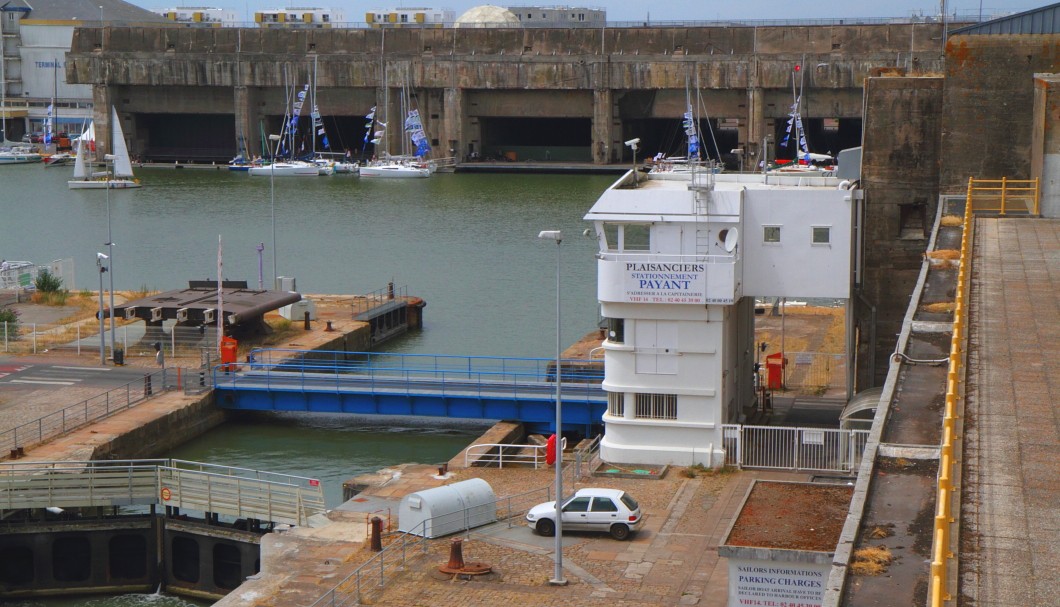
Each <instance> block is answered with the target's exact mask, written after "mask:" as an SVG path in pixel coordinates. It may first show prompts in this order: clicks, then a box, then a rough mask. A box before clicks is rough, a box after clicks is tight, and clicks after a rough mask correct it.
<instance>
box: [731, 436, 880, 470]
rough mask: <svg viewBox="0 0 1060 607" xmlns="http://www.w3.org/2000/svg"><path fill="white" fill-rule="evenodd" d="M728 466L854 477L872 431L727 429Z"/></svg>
mask: <svg viewBox="0 0 1060 607" xmlns="http://www.w3.org/2000/svg"><path fill="white" fill-rule="evenodd" d="M723 433H724V434H723V436H724V438H723V440H724V447H725V464H726V465H727V466H736V467H738V468H766V469H771V470H793V471H810V472H842V473H848V474H853V473H854V472H856V471H857V469H858V466H859V465H860V464H861V455H862V453H863V452H864V450H865V443H866V442H867V440H868V435H869V432H868V430H837V429H831V428H791V427H780V426H740V425H733V424H726V425H725V426H724V427H723Z"/></svg>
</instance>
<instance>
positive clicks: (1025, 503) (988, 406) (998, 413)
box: [959, 219, 1060, 607]
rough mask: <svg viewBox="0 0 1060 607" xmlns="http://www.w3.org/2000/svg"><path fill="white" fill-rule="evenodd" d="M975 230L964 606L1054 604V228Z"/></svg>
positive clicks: (1058, 458)
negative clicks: (965, 604)
mask: <svg viewBox="0 0 1060 607" xmlns="http://www.w3.org/2000/svg"><path fill="white" fill-rule="evenodd" d="M975 230H976V233H975V257H974V262H973V264H972V269H973V273H974V278H973V280H972V303H971V313H972V323H971V334H970V340H971V345H970V350H969V356H968V358H969V374H968V390H967V394H968V397H967V424H966V426H965V427H966V433H965V458H966V462H965V473H964V486H963V488H962V512H961V542H960V546H961V552H960V555H959V562H960V597H961V599H962V600H961V602H962V604H963V603H965V601H967V604H974V605H977V606H979V607H1000V606H1009V605H1011V606H1017V605H1060V599H1058V597H1060V565H1058V563H1060V509H1058V508H1057V500H1058V499H1060V372H1058V365H1057V364H1056V362H1055V359H1056V352H1058V351H1060V221H1057V220H1045V219H977V220H976V227H975Z"/></svg>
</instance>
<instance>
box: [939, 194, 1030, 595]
mask: <svg viewBox="0 0 1060 607" xmlns="http://www.w3.org/2000/svg"><path fill="white" fill-rule="evenodd" d="M975 182H976V180H975V179H971V178H970V179H969V180H968V194H967V198H966V199H965V205H964V222H963V224H962V225H963V232H964V233H963V234H962V235H961V251H960V270H958V272H957V291H956V294H957V296H956V302H955V305H954V310H953V337H952V338H951V341H950V356H949V366H948V369H947V371H946V406H945V409H944V415H943V418H942V446H941V449H940V453H939V477H938V495H937V499H936V501H935V526H934V541H933V543H932V546H931V586H930V604H931V607H941V606H942V605H943V604H944V602H945V601H949V600H951V598H952V597H953V596H954V594H955V593H954V592H953V590H956V589H950V588H948V584H949V577H948V571H950V569H951V567H955V564H954V563H953V562H952V561H953V559H954V554H953V551H952V550H951V548H950V547H951V545H952V543H953V538H952V529H953V523H954V516H953V513H954V509H955V508H956V509H959V508H960V495H959V494H956V492H957V491H958V490H959V487H957V486H956V485H955V484H954V474H955V473H956V472H957V470H958V466H960V453H959V452H958V451H957V450H956V448H955V447H954V443H955V441H956V440H957V439H958V435H957V420H958V417H959V416H958V407H957V404H958V399H959V398H961V397H962V390H961V376H962V374H963V373H964V369H963V360H962V355H963V344H964V343H965V340H966V338H967V331H968V296H969V291H970V289H969V286H970V285H969V277H970V276H971V271H970V268H971V261H972V251H971V246H972V217H973V216H974V214H975V210H985V209H981V208H978V209H977V208H976V207H975V206H974V205H973V204H972V197H973V195H974V191H975V190H974V185H975ZM1001 183H1003V184H1004V183H1005V180H1002V181H1001ZM1035 189H1037V182H1035ZM955 494H956V497H957V499H956V500H954V497H955ZM955 501H956V503H954V502H955Z"/></svg>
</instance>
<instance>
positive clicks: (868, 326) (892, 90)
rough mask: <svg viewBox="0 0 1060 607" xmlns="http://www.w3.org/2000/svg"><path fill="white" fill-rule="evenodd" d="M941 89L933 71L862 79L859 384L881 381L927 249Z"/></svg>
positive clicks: (935, 192) (934, 193) (936, 165)
mask: <svg viewBox="0 0 1060 607" xmlns="http://www.w3.org/2000/svg"><path fill="white" fill-rule="evenodd" d="M942 89H943V79H942V78H941V77H933V78H870V79H868V80H867V81H866V83H865V123H864V135H863V136H864V147H863V150H862V164H861V177H862V188H863V189H864V191H865V221H864V229H863V234H864V240H865V248H864V252H863V255H864V273H863V279H862V283H861V285H860V288H859V293H860V296H859V297H858V300H857V301H856V309H857V321H856V322H857V323H858V327H859V329H860V331H859V333H860V340H859V341H860V346H859V352H858V377H857V387H858V389H859V390H860V389H863V388H868V387H871V386H874V385H881V384H882V380H883V377H884V375H885V374H886V372H887V361H888V358H889V356H890V354H891V352H893V351H894V347H895V343H896V341H897V335H898V333H900V332H901V326H902V319H903V316H904V315H905V310H906V307H907V304H908V298H909V294H910V293H912V291H913V287H914V286H915V284H916V280H917V276H918V274H919V272H920V264H921V259H922V256H923V253H924V251H925V250H926V248H927V240H926V239H927V237H928V234H929V231H930V229H931V223H932V221H933V220H934V217H935V211H936V209H937V207H938V191H939V188H938V175H939V159H940V138H941V128H942V114H943V111H942V101H943V91H942ZM873 321H875V325H873Z"/></svg>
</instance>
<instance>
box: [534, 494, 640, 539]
mask: <svg viewBox="0 0 1060 607" xmlns="http://www.w3.org/2000/svg"><path fill="white" fill-rule="evenodd" d="M641 520H643V516H641V512H640V505H639V504H638V503H637V500H635V499H633V496H631V495H630V494H628V493H626V492H625V491H620V490H618V489H599V488H588V489H579V490H578V492H577V493H575V494H574V496H573V497H571V498H569V499H568V500H567V501H566V502H565V503H564V504H563V530H564V531H567V530H571V531H600V532H606V533H610V534H611V537H613V538H615V539H616V540H624V539H628V538H629V535H630V533H632V532H633V531H635V530H636V529H637V527H638V526H639V525H640V522H641ZM526 522H527V524H528V525H529V526H530V528H531V529H533V530H535V531H537V532H538V533H540V534H541V535H544V536H546V537H551V536H552V535H554V534H555V533H556V502H554V501H553V502H545V503H543V504H538V505H536V506H534V507H533V508H531V509H530V511H529V512H527V513H526Z"/></svg>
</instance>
